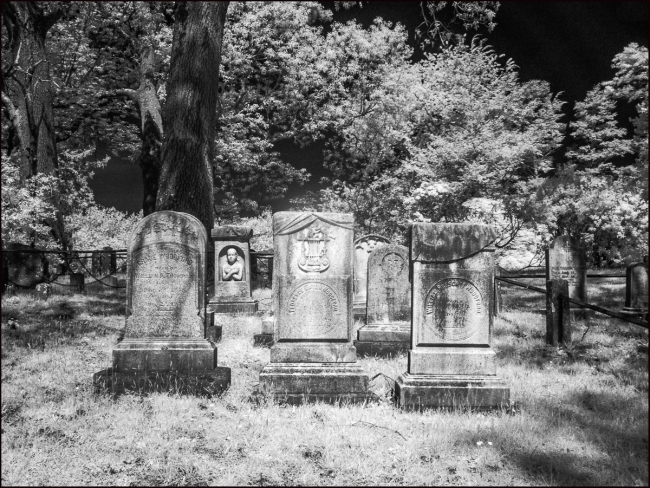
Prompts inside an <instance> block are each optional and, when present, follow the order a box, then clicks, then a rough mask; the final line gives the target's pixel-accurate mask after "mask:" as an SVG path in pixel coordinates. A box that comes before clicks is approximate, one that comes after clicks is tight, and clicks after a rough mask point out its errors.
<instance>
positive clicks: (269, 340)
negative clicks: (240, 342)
mask: <svg viewBox="0 0 650 488" xmlns="http://www.w3.org/2000/svg"><path fill="white" fill-rule="evenodd" d="M273 344H274V340H273V334H254V335H253V345H255V346H272V345H273Z"/></svg>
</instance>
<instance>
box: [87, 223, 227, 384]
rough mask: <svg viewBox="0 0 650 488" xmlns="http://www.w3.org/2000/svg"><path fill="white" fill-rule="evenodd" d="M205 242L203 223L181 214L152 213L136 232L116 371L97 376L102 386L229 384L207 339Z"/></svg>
mask: <svg viewBox="0 0 650 488" xmlns="http://www.w3.org/2000/svg"><path fill="white" fill-rule="evenodd" d="M207 244H208V238H207V233H206V232H205V228H204V227H203V225H202V224H201V222H200V221H199V220H198V219H197V218H196V217H194V216H192V215H189V214H186V213H181V212H172V211H162V212H155V213H153V214H151V215H149V216H147V217H145V218H144V219H143V220H141V221H140V222H139V223H138V225H136V226H135V228H134V229H133V230H132V231H131V234H130V235H129V240H128V247H127V287H126V296H127V305H126V328H125V333H124V339H123V340H122V341H121V342H120V343H119V344H118V345H117V346H116V347H115V348H114V349H113V365H112V368H109V369H107V370H104V371H100V372H99V373H96V374H95V375H94V381H95V385H96V386H97V388H98V389H103V388H109V389H110V390H111V391H112V392H113V393H120V392H122V391H124V390H148V389H152V390H158V389H164V390H166V389H169V388H175V389H179V390H181V391H192V392H198V393H212V392H215V391H220V390H223V389H224V388H226V387H227V386H228V385H229V384H230V368H218V367H217V348H216V346H215V344H214V343H212V342H210V341H208V340H206V339H205V338H204V333H205V331H204V323H205V317H204V300H205V281H206V279H205V270H206V262H205V260H206V254H207Z"/></svg>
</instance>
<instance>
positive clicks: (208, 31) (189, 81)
mask: <svg viewBox="0 0 650 488" xmlns="http://www.w3.org/2000/svg"><path fill="white" fill-rule="evenodd" d="M227 10H228V2H214V3H212V2H187V3H185V2H177V3H176V8H175V23H174V37H173V41H172V53H171V69H170V74H169V81H168V83H167V101H166V103H165V111H164V117H163V120H164V126H165V137H164V142H163V147H162V168H161V172H160V178H159V185H158V199H157V202H156V210H176V211H179V212H187V213H189V214H192V215H194V216H195V217H197V218H198V219H199V220H200V221H201V222H202V223H203V225H205V227H206V229H208V230H209V229H211V228H212V227H213V225H214V209H213V206H214V195H213V183H212V161H213V154H214V138H215V132H216V120H217V97H218V88H219V65H220V63H221V44H222V40H223V29H224V24H225V22H226V11H227Z"/></svg>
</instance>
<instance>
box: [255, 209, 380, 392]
mask: <svg viewBox="0 0 650 488" xmlns="http://www.w3.org/2000/svg"><path fill="white" fill-rule="evenodd" d="M353 225H354V217H353V216H352V215H351V214H343V213H315V212H314V213H311V212H277V213H275V214H274V215H273V248H274V250H275V251H274V252H275V254H274V270H273V308H272V309H273V313H274V321H273V328H274V345H273V347H271V362H270V363H269V364H267V365H266V366H265V367H264V368H263V369H262V371H261V372H260V391H261V392H268V393H269V394H272V395H273V396H274V397H275V398H276V399H278V400H279V401H285V402H289V403H302V402H309V401H325V402H336V401H337V400H349V401H357V400H365V399H367V397H368V376H367V375H366V374H365V373H364V371H363V369H362V368H361V367H360V366H359V365H358V364H357V363H356V361H357V355H356V349H355V347H354V345H353V344H352V332H353V322H352V314H351V312H352V249H353V248H352V238H353V232H354V231H353Z"/></svg>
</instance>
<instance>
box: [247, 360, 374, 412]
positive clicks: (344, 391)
mask: <svg viewBox="0 0 650 488" xmlns="http://www.w3.org/2000/svg"><path fill="white" fill-rule="evenodd" d="M368 383H369V379H368V375H366V374H365V372H364V370H363V368H361V367H360V366H358V365H356V364H349V363H339V364H331V363H323V364H318V363H293V364H292V363H280V364H278V363H271V364H269V365H268V366H267V367H265V368H264V369H263V370H262V372H261V373H260V385H262V389H261V390H260V392H259V393H258V395H256V396H261V394H262V392H263V393H266V394H270V395H272V396H273V397H275V398H276V399H278V400H281V401H282V402H286V403H289V404H301V403H313V402H325V403H335V402H350V403H357V402H363V401H368V400H370V399H371V398H372V395H371V394H370V393H369V392H368Z"/></svg>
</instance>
